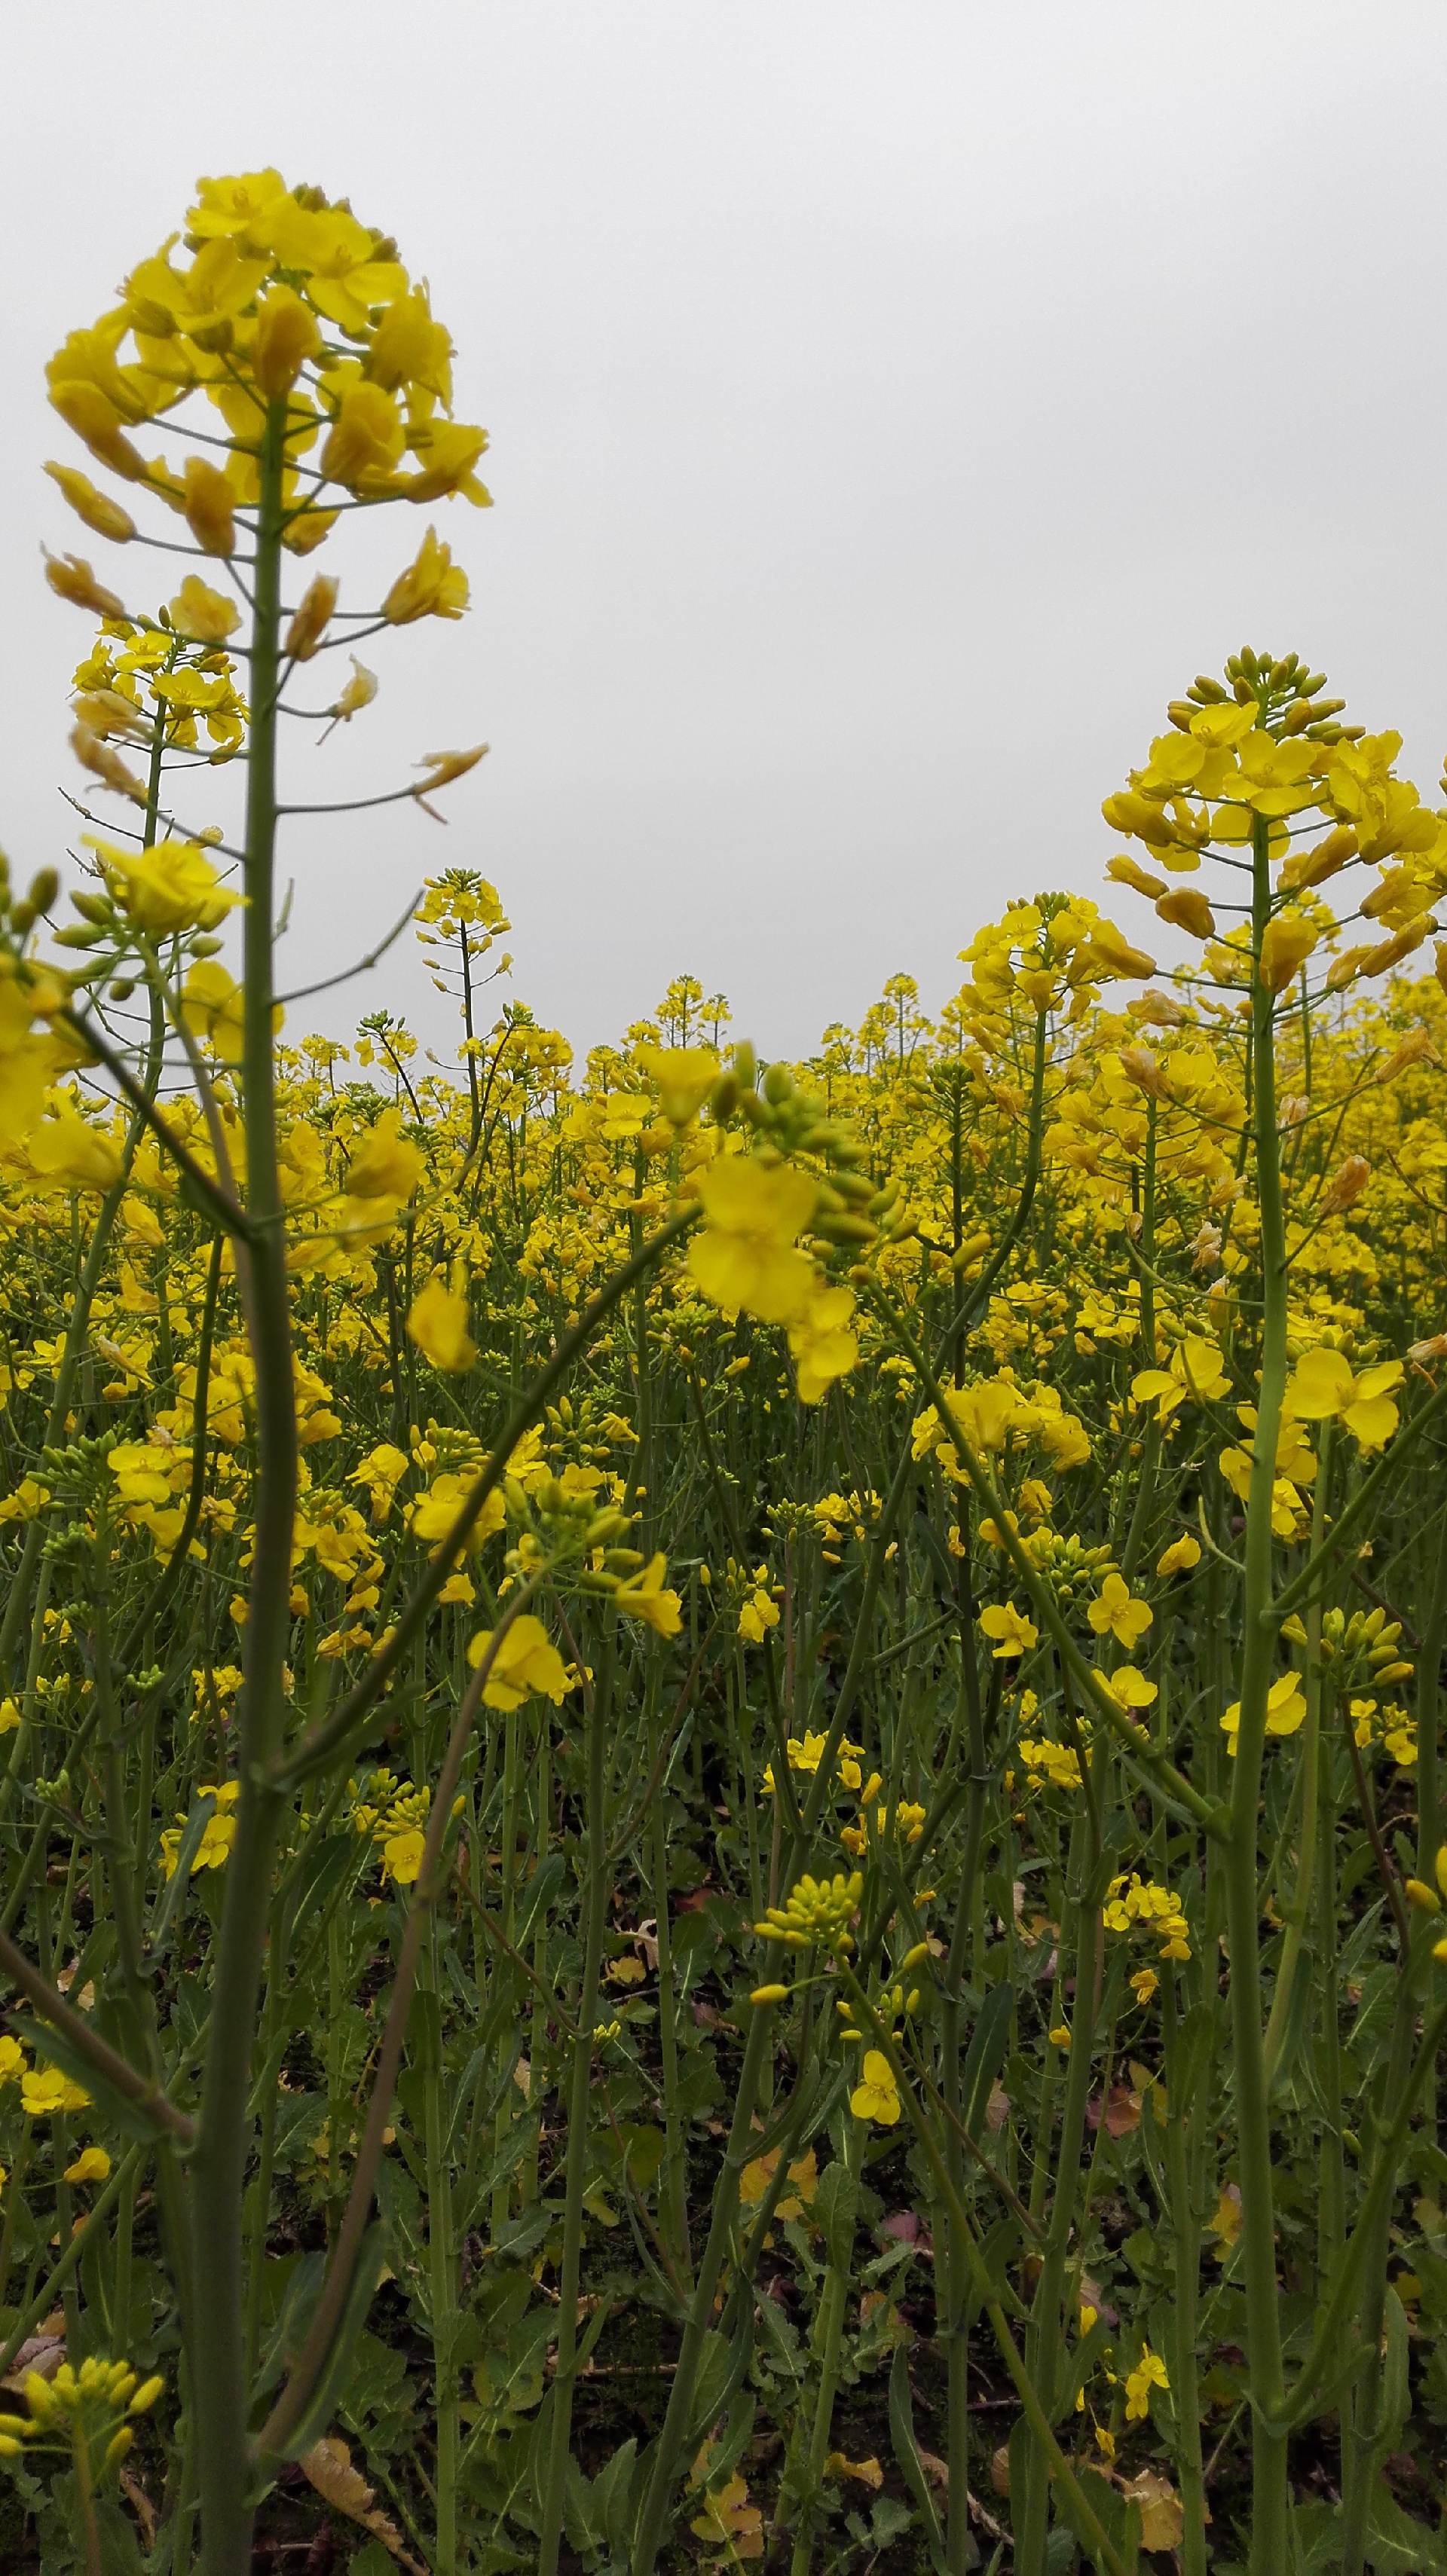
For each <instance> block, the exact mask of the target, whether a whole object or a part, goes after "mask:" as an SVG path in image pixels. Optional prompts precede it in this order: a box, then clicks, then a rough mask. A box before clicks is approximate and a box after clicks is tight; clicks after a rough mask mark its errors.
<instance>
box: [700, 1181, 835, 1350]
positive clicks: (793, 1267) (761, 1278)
mask: <svg viewBox="0 0 1447 2576" xmlns="http://www.w3.org/2000/svg"><path fill="white" fill-rule="evenodd" d="M817 1196H818V1192H817V1190H816V1189H815V1186H814V1183H813V1182H812V1181H811V1180H810V1179H809V1177H808V1174H807V1173H805V1172H799V1171H795V1170H794V1169H793V1168H792V1167H791V1166H790V1165H789V1164H787V1163H781V1164H776V1165H774V1166H772V1167H771V1166H769V1165H767V1164H765V1163H762V1162H760V1161H759V1160H758V1159H757V1157H755V1156H754V1155H751V1154H749V1155H745V1154H726V1155H721V1156H720V1157H719V1158H718V1160H717V1161H715V1162H712V1163H710V1164H709V1166H708V1169H707V1170H706V1171H705V1172H704V1174H703V1176H702V1178H701V1180H700V1182H699V1197H700V1198H701V1199H702V1201H703V1210H704V1215H705V1217H706V1219H707V1223H706V1224H705V1225H704V1227H703V1229H702V1230H701V1232H700V1233H698V1234H696V1235H695V1236H694V1239H693V1242H692V1243H691V1244H690V1246H689V1253H688V1267H689V1269H690V1271H691V1272H692V1274H693V1277H694V1279H695V1281H696V1282H697V1284H698V1286H699V1287H700V1288H701V1289H702V1290H703V1293H704V1295H705V1296H706V1297H708V1298H711V1299H712V1301H713V1303H714V1304H715V1305H716V1306H723V1307H727V1308H729V1309H731V1310H740V1309H741V1310H742V1311H743V1312H744V1313H746V1314H749V1315H756V1316H757V1317H758V1319H759V1321H760V1322H761V1323H765V1324H790V1323H793V1322H794V1321H795V1320H796V1318H797V1317H798V1316H800V1315H802V1314H803V1312H804V1309H805V1307H806V1306H807V1305H808V1303H809V1299H810V1296H811V1294H812V1293H813V1288H814V1280H815V1271H814V1264H813V1263H812V1262H811V1261H809V1260H808V1259H807V1258H806V1257H805V1255H804V1254H803V1253H802V1252H798V1251H796V1250H795V1249H794V1246H795V1244H796V1243H797V1240H798V1237H799V1235H800V1234H801V1233H802V1232H803V1229H804V1227H805V1226H806V1225H807V1224H808V1222H809V1220H810V1218H811V1217H812V1215H813V1213H814V1204H815V1200H816V1198H817Z"/></svg>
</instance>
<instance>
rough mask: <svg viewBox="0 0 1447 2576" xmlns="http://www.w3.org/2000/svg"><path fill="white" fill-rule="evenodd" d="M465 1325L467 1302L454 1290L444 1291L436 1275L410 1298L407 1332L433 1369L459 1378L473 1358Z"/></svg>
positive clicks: (445, 1287) (474, 1347)
mask: <svg viewBox="0 0 1447 2576" xmlns="http://www.w3.org/2000/svg"><path fill="white" fill-rule="evenodd" d="M467 1323H468V1314H467V1299H466V1298H465V1297H464V1296H462V1295H460V1294H459V1292H458V1291H457V1289H456V1288H448V1287H447V1286H446V1285H445V1283H444V1281H443V1279H442V1276H441V1273H440V1272H438V1273H437V1274H436V1275H435V1276H434V1277H433V1278H431V1279H429V1280H428V1282H427V1285H426V1287H425V1288H424V1289H423V1290H422V1291H421V1293H420V1294H419V1295H418V1296H416V1297H414V1298H413V1300H412V1311H411V1313H410V1314H409V1315H408V1318H407V1330H408V1332H409V1333H410V1335H411V1337H412V1339H413V1341H414V1342H415V1343H416V1345H417V1347H418V1349H419V1351H422V1352H423V1353H424V1354H425V1356H426V1357H427V1358H428V1359H429V1360H430V1361H431V1362H432V1365H433V1367H434V1368H438V1369H441V1370H443V1371H444V1372H445V1373H446V1374H448V1375H450V1376H461V1375H462V1373H463V1372H464V1371H465V1370H467V1369H470V1368H471V1366H472V1363H473V1361H474V1360H475V1359H476V1357H477V1344H476V1343H475V1342H474V1341H473V1340H472V1339H471V1336H470V1335H469V1333H468V1329H467Z"/></svg>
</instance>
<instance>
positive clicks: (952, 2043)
mask: <svg viewBox="0 0 1447 2576" xmlns="http://www.w3.org/2000/svg"><path fill="white" fill-rule="evenodd" d="M955 1097H956V1109H957V1110H958V1090H957V1091H956V1095H955ZM960 1534H961V1540H962V1544H963V1547H964V1554H963V1556H962V1557H961V1558H960V1561H959V1574H958V1578H957V1582H956V1590H955V1599H956V1604H957V1607H958V1610H959V1619H960V1692H961V1696H962V1698H963V1700H964V1703H965V1719H966V1732H967V1741H968V1744H969V1761H970V1779H969V1792H968V1801H967V1805H966V1809H965V1849H964V1859H963V1863H962V1866H961V1872H960V1884H959V1888H958V1891H957V1894H956V1898H955V1920H954V1926H953V1929H952V1931H951V1934H950V1946H949V1953H948V1956H947V1958H946V1961H945V1974H944V2001H943V2005H942V2008H941V2019H940V2092H941V2094H942V2096H943V2098H944V2101H945V2104H946V2106H947V2109H948V2110H949V2112H950V2113H951V2115H952V2119H951V2120H948V2121H947V2122H946V2125H945V2163H946V2166H947V2168H948V2171H949V2177H950V2181H951V2183H952V2184H953V2186H954V2190H955V2196H956V2198H957V2199H960V2200H962V2199H963V2197H964V2187H965V2169H964V2150H963V2147H962V2145H961V2142H960V2136H959V2131H958V2128H957V2127H956V2126H955V2125H954V2123H956V2122H960V2121H962V2120H963V2118H964V2113H965V2104H964V2101H963V2099H962V2098H961V2092H960V2081H961V2068H960V1988H961V1986H962V1985H963V1984H964V1981H965V1971H966V1959H967V1953H968V1951H969V1949H970V1946H971V1937H972V1934H973V1930H974V1920H975V1891H976V1885H977V1882H978V1879H979V1875H980V1851H981V1847H982V1845H983V1842H984V1834H985V1799H986V1794H987V1792H988V1790H989V1787H990V1778H989V1774H988V1772H987V1771H986V1768H985V1724H984V1711H983V1709H982V1707H981V1703H980V1670H979V1665H978V1663H977V1662H976V1659H975V1606H974V1593H973V1588H972V1585H971V1582H970V1552H969V1551H970V1511H969V1504H968V1501H967V1500H965V1499H964V1498H963V1497H962V1498H961V1502H960ZM940 2217H941V2221H942V2224H943V2231H944V2234H943V2264H942V2269H941V2278H942V2280H943V2283H944V2287H945V2302H946V2304H945V2332H946V2335H947V2337H948V2346H947V2362H946V2368H947V2371H948V2389H947V2397H946V2405H947V2422H948V2442H947V2460H948V2467H949V2472H950V2484H949V2496H948V2502H947V2505H946V2528H945V2559H946V2564H947V2566H948V2568H949V2576H965V2571H966V2569H967V2568H968V2566H969V2564H970V2551H971V2546H972V2543H971V2538H970V2517H969V2510H968V2504H967V2497H968V2492H969V2471H970V2414H969V2389H970V2346H969V2336H968V2333H967V2331H966V2322H965V2320H966V2312H967V2289H968V2266H967V2262H966V2257H965V2249H964V2246H963V2245H962V2243H961V2242H960V2234H959V2230H958V2228H957V2227H956V2226H955V2223H954V2220H953V2219H952V2218H951V2216H950V2214H949V2210H948V2207H947V2206H946V2207H943V2208H942V2209H941V2213H940Z"/></svg>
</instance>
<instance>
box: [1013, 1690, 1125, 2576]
mask: <svg viewBox="0 0 1447 2576" xmlns="http://www.w3.org/2000/svg"><path fill="white" fill-rule="evenodd" d="M1108 1763H1109V1755H1108V1752H1107V1749H1106V1744H1105V1742H1104V1741H1102V1743H1101V1745H1100V1747H1099V1749H1098V1752H1097V1754H1096V1757H1095V1761H1094V1762H1093V1763H1092V1766H1091V1767H1092V1769H1094V1768H1096V1767H1097V1765H1098V1766H1099V1768H1100V1770H1101V1771H1102V1772H1104V1771H1105V1770H1106V1769H1107V1767H1108ZM1071 1840H1072V1850H1071V1856H1070V1861H1071V1866H1070V1875H1071V1877H1072V1878H1073V1879H1074V1880H1075V1882H1076V1884H1075V1888H1074V1890H1073V1891H1072V1892H1073V1894H1074V1898H1075V1920H1076V1942H1075V2003H1074V2008H1073V2012H1072V2016H1071V2034H1070V2056H1069V2060H1068V2065H1067V2073H1066V2079H1065V2103H1064V2108H1063V2111H1062V2114H1061V2122H1060V2148H1059V2153H1058V2155H1057V2157H1056V2162H1055V2175H1054V2191H1053V2194H1052V2197H1051V2203H1050V2231H1049V2234H1048V2235H1047V2237H1046V2240H1045V2260H1044V2263H1043V2265H1042V2268H1041V2273H1040V2279H1039V2283H1038V2285H1037V2287H1036V2292H1035V2298H1034V2302H1033V2304H1032V2308H1031V2314H1030V2326H1029V2331H1028V2333H1027V2335H1026V2339H1025V2367H1026V2369H1027V2370H1028V2371H1029V2373H1030V2377H1031V2379H1032V2381H1033V2382H1034V2385H1035V2387H1036V2389H1037V2390H1038V2392H1039V2397H1040V2403H1041V2406H1042V2407H1043V2409H1044V2411H1045V2414H1046V2416H1047V2418H1048V2419H1049V2420H1050V2421H1052V2422H1053V2421H1054V2416H1055V2383H1056V2377H1057V2374H1058V2370H1059V2362H1060V2348H1061V2335H1062V2326H1063V2315H1062V2304H1061V2302H1062V2293H1063V2291H1064V2286H1065V2266H1066V2260H1067V2257H1068V2255H1069V2251H1070V2238H1071V2231H1072V2229H1073V2226H1074V2223H1075V2205H1076V2200H1077V2197H1078V2195H1079V2189H1080V2181H1081V2173H1082V2157H1083V2153H1084V2147H1085V2116H1086V2110H1087V2108H1088V2105H1089V2100H1090V2070H1091V2056H1092V2049H1093V2044H1094V2039H1095V2019H1096V2013H1097V2011H1098V2009H1099V2005H1098V2000H1097V1994H1098V1986H1099V1979H1100V1964H1101V1938H1102V1924H1101V1913H1100V1907H1101V1899H1102V1897H1103V1896H1104V1893H1105V1883H1104V1881H1105V1865H1104V1864H1103V1863H1102V1861H1101V1857H1100V1853H1099V1850H1098V1848H1097V1847H1095V1844H1094V1836H1093V1833H1092V1832H1091V1829H1090V1826H1089V1823H1088V1820H1087V1817H1086V1816H1085V1815H1084V1814H1083V1813H1082V1814H1081V1815H1080V1816H1079V1817H1077V1819H1076V1824H1075V1830H1074V1833H1073V1835H1072V1838H1071ZM1088 1845H1089V1848H1088V1849H1087V1846H1088ZM1044 2152H1045V2150H1044V2146H1043V2143H1042V2147H1041V2154H1042V2156H1043V2154H1044ZM1051 2469H1052V2463H1051V2460H1050V2457H1049V2455H1048V2453H1047V2452H1046V2450H1045V2448H1044V2446H1043V2445H1042V2444H1041V2443H1040V2442H1038V2441H1036V2442H1034V2443H1032V2445H1031V2450H1030V2469H1029V2476H1028V2479H1027V2481H1026V2488H1025V2497H1024V2504H1023V2509H1022V2512H1021V2515H1020V2519H1019V2522H1018V2524H1017V2526H1016V2528H1017V2533H1018V2537H1017V2541H1016V2564H1017V2566H1018V2567H1019V2569H1020V2571H1021V2576H1044V2570H1045V2551H1046V2521H1047V2515H1048V2508H1049V2496H1050V2479H1051Z"/></svg>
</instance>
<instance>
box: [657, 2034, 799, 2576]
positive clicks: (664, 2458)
mask: <svg viewBox="0 0 1447 2576" xmlns="http://www.w3.org/2000/svg"><path fill="white" fill-rule="evenodd" d="M773 2026H774V2014H773V2008H772V2006H770V2005H767V2004H765V2005H761V2006H760V2007H759V2008H758V2009H757V2010H756V2011H755V2012H754V2013H753V2014H752V2016H751V2018H750V2022H749V2035H748V2039H747V2040H746V2042H745V2044H744V2057H743V2064H742V2066H741V2067H740V2069H739V2076H738V2090H737V2092H736V2094H735V2096H734V2116H733V2119H732V2122H731V2123H730V2127H729V2140H728V2146H727V2148H726V2150H725V2152H724V2160H723V2165H722V2168H721V2170H720V2172H719V2175H718V2179H717V2181H716V2182H715V2184H714V2196H713V2217H712V2220H711V2221H710V2225H709V2231H708V2238H707V2241H706V2243H705V2245H704V2249H703V2254H702V2257H701V2259H700V2262H699V2267H698V2279H697V2282H696V2283H695V2286H694V2293H693V2304H692V2306H691V2308H690V2309H689V2312H688V2323H687V2325H686V2326H685V2327H684V2330H683V2343H682V2345H681V2347H680V2350H679V2355H678V2364H677V2367H676V2369H675V2371H674V2374H673V2387H672V2389H671V2391H670V2393H669V2399H668V2411H667V2413H666V2414H665V2416H664V2419H663V2430H662V2432H661V2433H660V2434H659V2437H658V2449H657V2452H656V2454H655V2456H654V2462H653V2473H652V2476H651V2477H650V2479H649V2481H648V2488H647V2492H646V2494H645V2496H644V2499H643V2508H642V2511H641V2513H640V2515H639V2519H638V2529H637V2532H636V2534H635V2537H634V2542H633V2560H632V2576H653V2565H654V2561H655V2559H656V2558H657V2556H658V2552H659V2550H660V2548H661V2547H662V2545H663V2537H664V2531H665V2527H666V2524H667V2520H668V2504H669V2498H670V2496H671V2494H672V2492H673V2482H674V2478H675V2477H676V2475H677V2472H678V2465H679V2454H680V2452H681V2451H682V2448H683V2439H684V2435H685V2434H686V2432H687V2431H688V2424H689V2417H690V2415H691V2414H692V2412H693V2394H694V2388H695V2385H696V2383H697V2379H698V2367H699V2363H700V2361H701V2360H702V2358H703V2346H704V2337H705V2336H706V2334H707V2333H708V2330H709V2325H710V2323H711V2321H712V2317H713V2302H714V2292H715V2290H716V2289H717V2287H718V2277H719V2273H720V2272H721V2271H722V2269H723V2261H724V2256H725V2254H726V2253H727V2251H728V2243H729V2238H730V2236H731V2234H732V2232H733V2225H734V2220H735V2218H736V2216H737V2214H738V2205H739V2176H740V2174H741V2173H742V2172H743V2169H744V2166H745V2165H746V2164H747V2163H748V2161H749V2158H750V2156H751V2155H753V2154H754V2153H756V2152H757V2150H756V2147H755V2143H754V2139H753V2137H752V2134H751V2130H752V2122H753V2116H754V2105H755V2103H756V2102H757V2100H758V2098H759V2083H760V2079H761V2077H762V2075H763V2071H764V2064H765V2061H766V2059H767V2056H768V2052H769V2046H770V2041H771V2039H772V2036H773Z"/></svg>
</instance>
